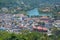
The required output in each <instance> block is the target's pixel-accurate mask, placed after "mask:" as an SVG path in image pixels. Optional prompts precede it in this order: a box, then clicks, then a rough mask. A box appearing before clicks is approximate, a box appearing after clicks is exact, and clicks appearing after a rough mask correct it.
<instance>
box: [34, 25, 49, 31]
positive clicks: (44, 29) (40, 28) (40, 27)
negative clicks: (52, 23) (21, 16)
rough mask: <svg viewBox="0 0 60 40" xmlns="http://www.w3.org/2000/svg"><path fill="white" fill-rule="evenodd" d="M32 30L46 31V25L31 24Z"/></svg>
mask: <svg viewBox="0 0 60 40" xmlns="http://www.w3.org/2000/svg"><path fill="white" fill-rule="evenodd" d="M33 29H34V30H37V31H40V32H47V31H48V29H47V28H46V27H42V26H33Z"/></svg>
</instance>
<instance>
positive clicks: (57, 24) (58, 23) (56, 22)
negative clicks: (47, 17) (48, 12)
mask: <svg viewBox="0 0 60 40" xmlns="http://www.w3.org/2000/svg"><path fill="white" fill-rule="evenodd" d="M53 26H55V27H58V28H60V20H56V21H54V23H53Z"/></svg>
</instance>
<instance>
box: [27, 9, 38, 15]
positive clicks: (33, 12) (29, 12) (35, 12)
mask: <svg viewBox="0 0 60 40" xmlns="http://www.w3.org/2000/svg"><path fill="white" fill-rule="evenodd" d="M27 15H29V16H39V12H38V9H37V8H35V9H33V10H30V11H27Z"/></svg>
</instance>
